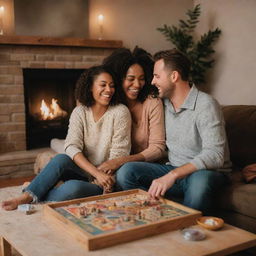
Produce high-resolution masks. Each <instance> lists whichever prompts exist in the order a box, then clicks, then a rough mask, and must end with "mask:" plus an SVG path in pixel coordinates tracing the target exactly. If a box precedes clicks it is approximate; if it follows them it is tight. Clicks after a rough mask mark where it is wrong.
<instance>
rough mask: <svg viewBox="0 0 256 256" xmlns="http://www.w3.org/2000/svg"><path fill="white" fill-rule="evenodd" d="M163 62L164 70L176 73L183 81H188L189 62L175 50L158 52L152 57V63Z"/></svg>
mask: <svg viewBox="0 0 256 256" xmlns="http://www.w3.org/2000/svg"><path fill="white" fill-rule="evenodd" d="M161 59H162V60H163V61H164V66H165V68H168V69H171V70H172V71H178V72H179V74H180V76H181V79H182V80H183V81H189V75H190V66H191V64H190V61H189V59H188V58H187V57H186V56H185V55H184V54H183V53H181V52H180V51H178V50H177V49H175V48H174V49H171V50H166V51H159V52H157V53H156V54H155V55H154V61H158V60H161Z"/></svg>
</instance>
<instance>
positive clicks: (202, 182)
mask: <svg viewBox="0 0 256 256" xmlns="http://www.w3.org/2000/svg"><path fill="white" fill-rule="evenodd" d="M225 180H226V179H225V176H224V175H223V174H222V173H219V172H216V171H211V170H199V171H197V172H195V173H193V174H192V175H190V176H189V177H188V178H187V181H186V185H185V198H184V204H185V205H187V206H189V207H191V208H194V209H198V210H201V211H203V212H206V211H208V210H209V209H211V208H212V207H213V198H214V196H215V194H216V191H217V190H218V188H220V186H221V185H223V184H224V183H225Z"/></svg>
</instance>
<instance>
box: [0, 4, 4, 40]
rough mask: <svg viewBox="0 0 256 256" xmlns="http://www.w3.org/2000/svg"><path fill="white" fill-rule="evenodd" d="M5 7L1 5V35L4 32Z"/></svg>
mask: <svg viewBox="0 0 256 256" xmlns="http://www.w3.org/2000/svg"><path fill="white" fill-rule="evenodd" d="M3 20H4V7H3V6H0V35H3V34H4V22H3Z"/></svg>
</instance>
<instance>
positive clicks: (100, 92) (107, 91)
mask: <svg viewBox="0 0 256 256" xmlns="http://www.w3.org/2000/svg"><path fill="white" fill-rule="evenodd" d="M91 91H92V96H93V99H94V100H95V104H96V105H99V106H108V105H109V103H110V101H111V98H112V96H113V95H114V93H115V86H114V82H113V79H112V76H111V75H110V74H108V73H105V72H104V73H101V74H99V75H98V76H96V77H95V79H94V81H93V85H92V88H91Z"/></svg>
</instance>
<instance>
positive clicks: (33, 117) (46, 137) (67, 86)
mask: <svg viewBox="0 0 256 256" xmlns="http://www.w3.org/2000/svg"><path fill="white" fill-rule="evenodd" d="M83 71H84V70H83V69H23V77H24V95H25V113H26V145H27V149H34V148H41V147H49V145H50V141H51V139H52V138H59V139H64V138H65V137H66V135H67V130H68V121H69V117H70V114H71V112H72V110H73V109H74V107H75V105H76V103H75V97H74V90H75V85H76V81H77V80H78V78H79V76H80V75H81V73H82V72H83Z"/></svg>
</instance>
